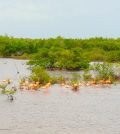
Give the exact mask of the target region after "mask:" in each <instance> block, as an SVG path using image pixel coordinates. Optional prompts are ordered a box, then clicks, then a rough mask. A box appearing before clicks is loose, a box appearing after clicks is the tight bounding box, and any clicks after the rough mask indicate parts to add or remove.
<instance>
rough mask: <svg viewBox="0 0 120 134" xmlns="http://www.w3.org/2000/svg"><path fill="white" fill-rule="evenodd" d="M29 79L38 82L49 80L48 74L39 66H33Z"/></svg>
mask: <svg viewBox="0 0 120 134" xmlns="http://www.w3.org/2000/svg"><path fill="white" fill-rule="evenodd" d="M30 80H32V81H35V82H39V83H40V84H46V83H48V82H49V81H50V75H49V74H48V73H47V71H46V70H45V69H44V68H43V67H41V66H35V67H33V68H32V74H31V75H30Z"/></svg>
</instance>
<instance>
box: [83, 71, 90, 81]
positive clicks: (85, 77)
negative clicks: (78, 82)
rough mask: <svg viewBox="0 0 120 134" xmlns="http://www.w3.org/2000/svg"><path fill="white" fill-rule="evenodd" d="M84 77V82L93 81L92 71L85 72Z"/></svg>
mask: <svg viewBox="0 0 120 134" xmlns="http://www.w3.org/2000/svg"><path fill="white" fill-rule="evenodd" d="M82 76H83V80H84V81H89V80H91V79H92V74H90V70H84V73H83V75H82Z"/></svg>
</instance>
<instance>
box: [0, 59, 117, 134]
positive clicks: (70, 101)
mask: <svg viewBox="0 0 120 134" xmlns="http://www.w3.org/2000/svg"><path fill="white" fill-rule="evenodd" d="M14 62H15V63H14ZM15 64H16V65H17V68H18V70H19V71H20V74H19V75H18V74H17V71H16V67H15ZM26 67H27V66H26V65H25V61H21V60H10V59H0V80H2V79H6V78H8V77H9V78H12V79H13V80H14V81H17V80H18V79H19V77H20V76H23V75H28V74H29V71H28V70H26ZM15 97H16V99H15V101H14V102H9V101H8V100H7V96H5V95H0V134H120V106H119V105H120V85H116V86H115V85H113V86H112V87H111V88H98V87H96V88H93V87H82V88H81V89H80V91H79V92H72V91H71V90H70V89H67V88H63V87H60V86H58V85H53V86H51V87H50V89H48V90H44V89H41V90H40V91H18V92H17V94H16V95H15Z"/></svg>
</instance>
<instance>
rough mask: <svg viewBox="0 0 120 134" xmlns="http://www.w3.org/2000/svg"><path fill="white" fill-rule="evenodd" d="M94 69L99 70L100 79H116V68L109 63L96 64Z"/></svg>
mask: <svg viewBox="0 0 120 134" xmlns="http://www.w3.org/2000/svg"><path fill="white" fill-rule="evenodd" d="M92 69H93V70H95V71H96V72H97V78H98V79H100V80H108V79H109V80H111V81H114V80H115V73H114V70H113V68H112V66H111V65H110V64H109V63H103V64H99V63H98V64H94V65H93V66H92Z"/></svg>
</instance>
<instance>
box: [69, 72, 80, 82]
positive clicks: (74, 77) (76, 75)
mask: <svg viewBox="0 0 120 134" xmlns="http://www.w3.org/2000/svg"><path fill="white" fill-rule="evenodd" d="M80 78H81V75H80V74H79V73H72V78H71V81H72V82H73V83H78V82H79V81H80Z"/></svg>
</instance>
